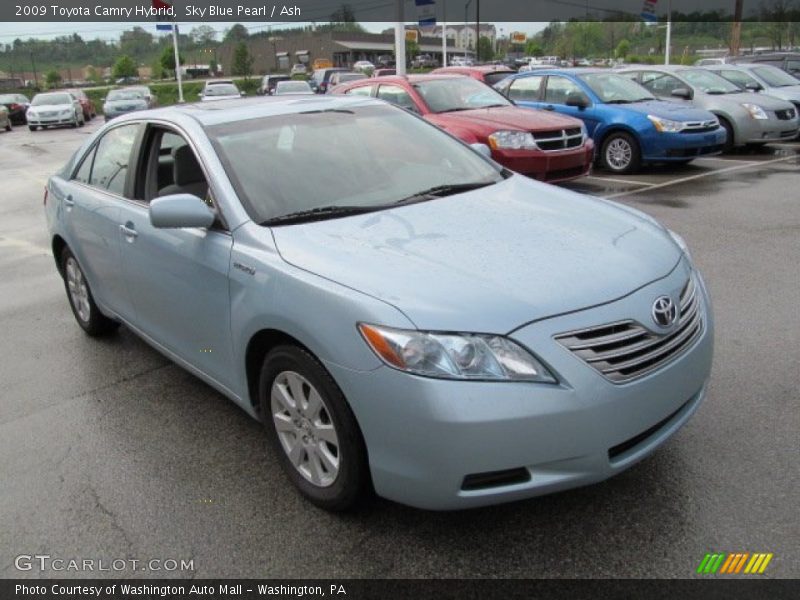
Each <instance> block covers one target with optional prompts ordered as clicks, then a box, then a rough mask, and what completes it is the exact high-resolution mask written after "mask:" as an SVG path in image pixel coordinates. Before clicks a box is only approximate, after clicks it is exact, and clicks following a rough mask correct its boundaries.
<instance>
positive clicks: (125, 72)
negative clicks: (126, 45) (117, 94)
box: [112, 54, 139, 78]
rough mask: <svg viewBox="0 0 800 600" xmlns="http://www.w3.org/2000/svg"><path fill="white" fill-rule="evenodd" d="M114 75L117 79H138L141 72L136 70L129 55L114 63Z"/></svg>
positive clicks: (124, 55)
mask: <svg viewBox="0 0 800 600" xmlns="http://www.w3.org/2000/svg"><path fill="white" fill-rule="evenodd" d="M112 73H113V75H114V77H116V78H120V77H136V76H137V75H138V74H139V70H138V69H137V68H136V63H135V62H134V60H133V59H132V58H131V57H130V56H128V55H127V54H123V55H122V56H120V57H119V58H118V59H117V62H115V63H114V68H113V69H112Z"/></svg>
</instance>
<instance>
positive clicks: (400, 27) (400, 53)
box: [394, 0, 406, 77]
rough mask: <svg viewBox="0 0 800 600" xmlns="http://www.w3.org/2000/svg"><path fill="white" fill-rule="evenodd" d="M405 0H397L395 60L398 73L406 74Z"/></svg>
mask: <svg viewBox="0 0 800 600" xmlns="http://www.w3.org/2000/svg"><path fill="white" fill-rule="evenodd" d="M403 1H404V0H396V6H397V11H396V14H395V24H394V62H395V69H396V70H397V71H396V72H397V74H398V75H400V76H401V77H403V76H404V75H405V74H406V26H405V15H404V14H403Z"/></svg>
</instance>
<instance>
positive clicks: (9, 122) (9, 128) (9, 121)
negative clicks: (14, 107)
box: [6, 119, 11, 131]
mask: <svg viewBox="0 0 800 600" xmlns="http://www.w3.org/2000/svg"><path fill="white" fill-rule="evenodd" d="M6 131H11V119H9V120H8V121H7V122H6Z"/></svg>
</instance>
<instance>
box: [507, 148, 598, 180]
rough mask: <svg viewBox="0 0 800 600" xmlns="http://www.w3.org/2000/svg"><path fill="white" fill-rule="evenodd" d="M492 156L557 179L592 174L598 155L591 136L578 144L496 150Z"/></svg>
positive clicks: (518, 169)
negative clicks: (565, 147)
mask: <svg viewBox="0 0 800 600" xmlns="http://www.w3.org/2000/svg"><path fill="white" fill-rule="evenodd" d="M492 158H493V159H494V160H496V161H497V162H499V163H500V164H501V165H503V166H504V167H506V168H508V169H511V170H512V171H516V172H517V173H522V174H523V175H527V176H528V177H533V178H534V179H538V180H539V181H547V182H551V183H554V182H556V181H567V180H569V179H575V178H576V177H582V176H584V175H588V174H589V172H590V171H591V168H592V162H593V159H594V142H593V141H592V140H591V139H587V140H586V142H585V143H584V144H583V145H582V146H580V147H578V148H570V149H568V150H555V151H552V152H544V151H542V150H492Z"/></svg>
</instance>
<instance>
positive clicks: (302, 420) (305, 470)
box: [270, 371, 340, 487]
mask: <svg viewBox="0 0 800 600" xmlns="http://www.w3.org/2000/svg"><path fill="white" fill-rule="evenodd" d="M270 405H271V409H272V420H273V422H274V424H275V431H276V432H277V434H278V440H279V441H280V444H281V447H282V448H283V451H284V452H285V453H286V455H287V456H288V457H289V461H290V462H291V463H292V465H293V466H294V468H295V469H296V470H297V471H298V473H300V475H302V476H303V478H304V479H306V480H307V481H309V482H311V483H312V484H314V485H316V486H318V487H328V486H330V485H332V484H333V482H334V481H336V476H337V475H338V473H339V466H340V465H339V458H340V452H339V438H338V435H337V432H336V427H335V425H334V423H333V419H332V418H331V412H330V410H329V408H328V406H327V404H326V403H325V400H324V399H323V397H322V395H321V394H320V393H319V392H318V391H317V390H316V388H314V386H313V385H311V383H310V382H309V381H308V380H307V379H306V378H305V377H303V376H302V375H300V374H299V373H296V372H294V371H283V372H281V373H279V374H278V375H277V376H276V377H275V379H274V380H273V382H272V389H271V391H270Z"/></svg>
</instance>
